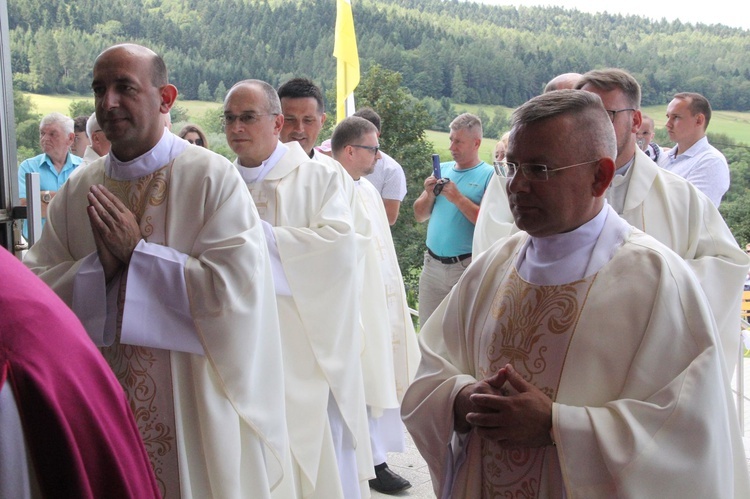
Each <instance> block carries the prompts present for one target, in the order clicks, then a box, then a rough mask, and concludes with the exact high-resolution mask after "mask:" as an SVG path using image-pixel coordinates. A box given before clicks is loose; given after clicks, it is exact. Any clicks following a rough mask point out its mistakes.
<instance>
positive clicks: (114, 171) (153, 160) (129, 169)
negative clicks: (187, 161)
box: [104, 128, 190, 180]
mask: <svg viewBox="0 0 750 499" xmlns="http://www.w3.org/2000/svg"><path fill="white" fill-rule="evenodd" d="M189 145H190V144H189V143H188V142H187V141H186V140H183V139H181V138H179V137H178V136H177V135H175V134H173V133H172V132H170V131H169V130H167V129H166V128H164V133H162V136H161V139H159V142H157V143H156V145H155V146H154V147H153V148H152V149H151V150H150V151H148V152H146V153H144V154H142V155H140V156H138V157H137V158H135V159H132V160H130V161H120V160H119V159H117V158H116V157H115V155H114V154H113V153H112V151H110V153H109V154H108V155H107V156H106V158H105V160H104V168H105V171H106V172H107V176H108V177H110V178H113V179H115V180H133V179H136V178H140V177H144V176H146V175H150V174H152V173H154V172H155V171H156V170H158V169H160V168H163V167H164V166H166V165H168V164H169V163H170V162H171V161H172V160H173V159H175V158H176V157H177V156H179V155H180V154H182V152H183V151H184V150H185V149H187V147H188V146H189Z"/></svg>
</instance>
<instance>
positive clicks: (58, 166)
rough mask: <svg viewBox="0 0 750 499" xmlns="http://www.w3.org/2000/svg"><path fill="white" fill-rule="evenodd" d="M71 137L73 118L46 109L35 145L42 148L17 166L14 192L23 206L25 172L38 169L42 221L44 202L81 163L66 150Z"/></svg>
mask: <svg viewBox="0 0 750 499" xmlns="http://www.w3.org/2000/svg"><path fill="white" fill-rule="evenodd" d="M74 139H75V133H74V132H73V119H72V118H69V117H67V116H65V115H64V114H60V113H50V114H48V115H47V116H45V117H44V118H42V121H41V123H39V146H40V147H41V148H42V151H44V152H43V153H42V154H40V155H39V156H34V157H33V158H29V159H27V160H26V161H24V162H23V163H21V164H20V165H19V167H18V194H19V196H20V197H21V199H20V202H21V205H23V206H26V174H27V173H31V172H36V173H39V187H40V190H41V191H42V192H41V194H40V195H41V198H42V199H41V201H42V224H44V222H45V220H46V218H47V205H48V204H49V202H50V201H52V198H53V197H55V194H56V193H57V191H58V189H60V187H62V185H63V184H64V183H65V181H66V180H68V177H69V176H70V174H71V173H73V169H75V168H76V167H77V166H78V165H80V164H81V158H79V157H78V156H76V155H74V154H72V153H70V151H69V149H70V146H71V145H73V140H74ZM42 226H44V225H42ZM23 235H24V237H29V234H28V224H27V222H26V221H24V223H23Z"/></svg>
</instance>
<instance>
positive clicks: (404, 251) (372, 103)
mask: <svg viewBox="0 0 750 499" xmlns="http://www.w3.org/2000/svg"><path fill="white" fill-rule="evenodd" d="M401 80H402V76H401V74H400V73H397V72H394V71H390V70H387V69H384V68H382V67H381V66H378V65H375V66H373V67H371V68H370V70H369V71H368V72H367V74H365V75H364V76H363V77H362V80H361V81H360V84H359V86H358V87H357V89H356V90H355V92H354V95H355V99H356V102H357V107H366V106H369V107H371V108H373V109H374V110H375V111H376V112H377V113H378V114H379V115H380V117H381V120H382V124H381V135H380V145H381V147H382V148H383V150H384V151H385V152H387V153H388V154H389V155H391V156H393V158H395V159H396V161H398V162H399V163H400V164H401V166H402V167H403V168H404V173H405V174H406V183H407V194H406V198H405V199H404V201H403V203H402V204H401V212H400V214H399V217H398V221H397V222H396V224H395V225H394V226H393V227H392V234H393V242H394V244H395V246H396V254H397V255H398V259H399V265H400V266H401V273H402V274H403V276H404V281H405V282H406V285H407V288H408V290H409V291H410V292H412V295H413V293H414V292H415V290H416V289H417V287H418V280H419V271H420V269H421V267H422V261H423V254H424V250H425V245H424V244H425V243H424V242H425V237H426V234H427V227H426V225H425V224H418V223H417V222H416V221H415V220H414V212H413V211H412V209H411V206H412V204H413V203H414V201H415V200H416V199H417V197H419V194H420V193H421V192H422V189H423V182H424V179H425V177H427V176H428V175H429V172H430V171H431V168H432V160H431V154H432V150H433V145H432V144H431V143H430V142H428V141H427V139H426V138H425V132H424V131H425V130H426V129H428V128H429V127H430V125H431V124H432V120H431V118H430V115H429V114H428V113H427V110H426V109H425V106H424V105H423V104H422V103H421V102H419V101H418V100H417V99H416V98H414V97H413V96H412V95H411V93H410V92H409V90H408V89H407V88H405V87H403V86H402V85H401Z"/></svg>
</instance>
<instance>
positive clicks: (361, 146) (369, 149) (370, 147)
mask: <svg viewBox="0 0 750 499" xmlns="http://www.w3.org/2000/svg"><path fill="white" fill-rule="evenodd" d="M349 145H350V146H352V147H359V148H360V149H367V150H368V151H371V152H372V154H373V155H375V154H377V153H378V151H379V150H380V146H363V145H360V144H349Z"/></svg>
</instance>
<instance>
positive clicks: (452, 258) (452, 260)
mask: <svg viewBox="0 0 750 499" xmlns="http://www.w3.org/2000/svg"><path fill="white" fill-rule="evenodd" d="M427 253H428V254H429V255H430V256H431V257H432V258H434V259H435V260H437V261H438V262H440V263H444V264H446V265H450V264H451V263H458V262H462V261H464V260H466V259H467V258H470V257H471V253H466V254H463V255H458V256H437V255H436V254H435V253H433V252H432V250H430V248H427Z"/></svg>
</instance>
